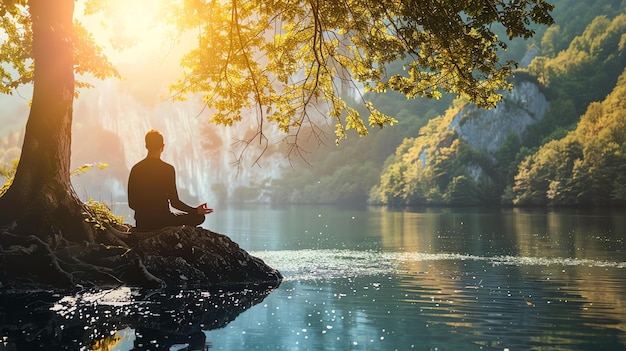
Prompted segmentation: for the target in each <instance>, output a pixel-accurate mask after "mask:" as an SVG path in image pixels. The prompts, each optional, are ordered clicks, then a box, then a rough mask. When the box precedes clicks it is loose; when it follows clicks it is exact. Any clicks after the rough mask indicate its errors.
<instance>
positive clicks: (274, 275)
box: [0, 226, 282, 291]
mask: <svg viewBox="0 0 626 351" xmlns="http://www.w3.org/2000/svg"><path fill="white" fill-rule="evenodd" d="M110 232H111V233H115V235H117V240H115V241H116V242H117V243H118V244H117V245H104V244H97V243H86V242H85V243H72V242H67V241H60V242H58V243H54V245H52V244H51V243H46V242H43V241H42V240H40V239H39V238H38V237H36V236H33V235H30V236H29V235H21V234H14V233H11V232H10V230H9V229H3V230H0V244H1V245H0V249H2V250H0V254H1V256H2V260H0V284H1V285H0V288H2V290H4V291H7V290H8V291H11V290H12V291H24V290H42V289H47V288H50V287H53V288H61V289H73V288H79V289H83V288H88V287H92V288H110V287H117V286H123V285H126V286H134V287H143V288H164V287H170V288H183V289H184V288H210V287H215V286H222V287H226V286H246V287H250V286H256V287H259V288H261V289H267V288H273V287H277V286H279V284H280V282H281V280H282V275H281V274H280V272H278V271H277V270H276V269H274V268H272V267H269V266H268V265H266V264H265V263H264V262H263V261H262V260H261V259H259V258H257V257H254V256H251V255H250V254H248V253H247V252H246V251H245V250H243V249H241V248H240V247H239V245H237V243H235V242H233V241H232V240H230V238H228V237H227V236H225V235H222V234H218V233H214V232H211V231H209V230H206V229H203V228H196V227H187V226H180V227H168V228H164V229H162V230H159V231H153V232H119V231H116V230H113V229H112V228H111V229H110Z"/></svg>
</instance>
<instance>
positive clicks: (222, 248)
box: [129, 226, 282, 287]
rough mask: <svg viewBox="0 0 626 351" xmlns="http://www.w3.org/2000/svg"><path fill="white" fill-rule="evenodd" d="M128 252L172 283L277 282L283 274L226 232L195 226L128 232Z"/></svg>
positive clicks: (185, 284) (232, 283) (161, 278)
mask: <svg viewBox="0 0 626 351" xmlns="http://www.w3.org/2000/svg"><path fill="white" fill-rule="evenodd" d="M129 240H130V241H131V242H133V244H132V246H131V247H132V251H131V254H133V255H137V257H139V258H140V259H141V261H142V262H143V265H144V266H145V268H146V270H147V271H148V272H154V273H153V274H154V275H155V276H157V277H158V279H160V280H161V281H162V284H165V285H168V286H171V285H174V286H187V287H189V286H195V285H247V284H268V285H275V286H277V285H278V284H279V283H280V281H281V279H282V276H281V274H280V273H279V272H278V271H277V270H276V269H273V268H271V267H269V266H268V265H266V264H265V263H264V262H263V261H262V260H261V259H259V258H257V257H254V256H251V255H250V254H248V253H247V252H246V251H244V250H243V249H241V248H240V247H239V245H238V244H237V243H235V242H234V241H232V240H230V238H229V237H227V236H226V235H222V234H218V233H214V232H211V231H209V230H206V229H202V228H194V227H187V226H182V227H169V228H165V229H162V230H160V231H158V232H145V233H142V232H136V233H133V234H130V236H129Z"/></svg>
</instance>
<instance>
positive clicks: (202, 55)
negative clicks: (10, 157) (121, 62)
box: [0, 0, 552, 280]
mask: <svg viewBox="0 0 626 351" xmlns="http://www.w3.org/2000/svg"><path fill="white" fill-rule="evenodd" d="M172 3H173V8H172V12H171V15H172V18H174V19H175V20H178V24H179V25H180V29H181V30H183V31H186V30H194V31H196V32H197V31H198V30H200V34H199V35H198V47H197V48H195V49H193V50H192V51H191V52H190V53H189V54H188V55H187V56H186V57H185V58H184V59H183V62H182V65H183V66H184V67H186V68H187V71H186V73H185V76H184V77H183V78H182V79H181V80H180V81H179V82H178V83H176V84H175V85H174V86H173V89H174V90H175V91H176V92H177V93H180V94H181V95H180V96H181V97H182V94H187V93H194V94H195V93H200V92H204V93H206V94H207V95H206V98H205V101H206V103H207V105H209V106H210V107H214V108H216V109H217V111H218V113H217V114H216V115H215V116H214V117H213V118H212V121H213V122H216V123H219V124H231V123H233V122H235V121H238V120H240V119H241V118H242V117H241V114H240V111H241V109H243V108H245V107H247V106H250V105H251V104H257V105H258V106H262V107H264V108H267V112H266V110H264V109H261V110H260V115H259V118H260V122H259V123H260V127H259V133H260V134H261V135H262V133H263V128H262V125H263V121H264V119H266V120H267V121H269V122H271V123H276V124H277V125H278V126H279V127H280V129H281V130H283V131H285V132H289V131H290V130H296V131H297V130H299V128H301V127H302V125H303V124H304V123H305V122H307V120H308V118H309V117H308V111H309V110H308V109H309V108H310V107H312V105H311V104H313V103H314V102H317V101H318V100H325V101H328V102H329V106H330V109H329V111H328V115H329V116H330V117H332V118H336V119H337V136H338V138H342V137H344V136H345V130H346V129H351V128H354V129H356V130H357V131H358V132H359V134H362V135H363V134H366V133H367V128H366V127H365V124H364V122H363V120H362V119H361V118H360V117H359V116H358V114H357V113H356V111H355V110H354V109H350V108H347V107H346V104H345V103H344V102H343V101H342V100H341V99H340V98H339V97H338V94H337V91H338V89H339V86H338V85H337V84H341V83H345V84H352V82H353V81H356V82H362V83H365V84H366V85H367V86H368V87H369V89H372V90H375V91H385V90H386V89H391V90H397V91H400V92H402V93H404V94H405V95H407V96H409V97H411V96H418V95H422V96H429V97H437V96H439V94H440V93H441V91H450V92H456V93H458V94H461V95H466V96H468V97H469V98H470V99H471V100H472V101H473V102H475V103H477V104H479V105H481V106H492V105H493V104H495V103H496V102H497V101H498V94H497V93H496V90H497V89H501V88H508V87H509V85H508V83H506V80H505V79H506V77H507V76H508V75H509V73H510V71H511V67H512V66H514V63H513V62H507V63H501V62H498V53H499V51H500V50H502V49H504V46H505V45H504V44H503V43H502V42H500V41H499V39H498V38H497V37H496V36H495V35H494V34H493V32H492V31H491V29H490V28H491V25H492V24H494V23H499V24H501V25H502V26H504V27H505V28H506V30H507V33H508V35H509V36H510V37H524V38H528V37H530V36H532V34H533V31H532V29H530V25H531V24H532V23H533V22H535V23H542V24H549V23H551V21H552V19H551V17H550V15H549V11H550V10H551V9H552V6H551V5H549V4H548V3H547V2H545V1H544V0H516V1H502V0H488V1H487V0H485V1H479V2H477V1H472V0H463V1H459V0H455V1H449V0H437V1H434V0H432V1H402V2H399V1H391V0H384V1H380V0H377V1H370V0H359V1H356V0H351V1H344V2H336V1H321V0H312V1H308V2H293V1H269V2H268V1H247V2H242V1H238V0H232V1H231V2H226V3H224V2H218V1H210V2H204V1H193V0H189V1H178V2H172ZM86 8H87V9H89V10H90V11H107V6H106V1H102V0H91V1H88V6H87V7H86ZM73 12H74V0H57V1H54V2H53V1H48V0H13V1H2V2H0V14H2V16H3V20H2V22H1V23H2V24H1V26H2V28H3V29H4V31H5V35H6V37H7V38H8V39H7V40H6V41H5V43H4V44H3V45H2V47H1V48H0V50H1V51H0V53H1V55H0V60H1V62H2V64H4V65H7V64H9V65H12V67H13V71H15V72H17V77H16V78H13V77H12V75H11V70H7V69H5V68H4V67H5V66H2V67H3V68H2V69H1V70H0V76H1V77H2V91H3V92H5V93H6V92H10V91H12V89H15V88H16V87H17V86H19V85H20V84H23V83H30V82H33V83H34V91H33V99H32V106H31V110H30V115H29V118H28V122H27V125H26V131H25V136H24V143H23V147H22V155H21V158H20V162H19V164H18V167H17V171H16V174H15V177H14V180H13V183H12V185H11V186H10V187H9V189H8V190H7V192H6V193H5V194H4V195H3V196H2V197H0V209H1V211H0V226H7V225H11V226H12V227H13V229H11V230H12V232H13V233H17V235H15V236H14V235H11V236H4V237H3V239H2V240H8V239H7V238H8V237H10V238H11V240H15V241H16V242H19V243H20V244H22V245H24V246H26V247H28V246H30V243H31V239H32V238H31V237H26V235H35V236H36V237H37V238H38V240H40V241H41V242H43V243H45V244H47V245H49V246H50V247H54V246H56V245H58V244H60V243H63V242H66V241H71V242H91V243H93V242H107V243H115V242H117V241H116V238H115V237H114V236H113V235H111V234H112V233H114V229H113V228H109V230H105V231H97V230H95V229H94V228H93V227H92V226H90V225H89V223H88V221H89V220H91V219H90V217H91V216H92V214H91V213H90V211H89V210H88V209H87V208H85V206H84V205H83V204H82V203H81V202H80V201H79V200H78V199H77V196H76V195H75V193H74V191H73V189H72V186H71V183H70V169H69V167H70V149H71V145H70V141H71V124H72V102H73V99H74V96H75V89H76V87H77V86H76V82H75V80H74V73H79V74H80V73H91V74H93V75H95V76H96V77H100V78H104V77H108V76H112V75H114V70H113V69H112V68H111V67H110V65H109V64H108V62H107V61H106V60H105V59H103V57H102V55H101V53H100V51H99V50H100V49H99V48H98V47H97V46H96V45H95V44H94V43H93V40H92V39H91V36H90V35H89V33H88V32H87V31H86V30H84V28H83V27H82V26H81V25H80V24H78V23H74V22H73ZM261 58H263V59H262V60H261ZM407 58H409V59H410V60H411V61H410V63H409V64H407V74H406V75H404V76H402V75H394V76H392V77H385V65H386V64H387V63H390V62H393V61H395V60H398V59H407ZM140 59H141V58H138V60H140ZM340 68H341V69H340ZM337 77H341V79H342V81H341V82H340V81H338V80H337V79H336V78H337ZM79 86H82V84H79ZM366 104H367V103H366ZM367 106H368V108H369V111H370V113H371V114H370V116H369V118H368V119H369V124H370V125H372V126H383V125H386V124H389V123H391V122H393V119H392V118H391V117H389V116H385V115H383V114H381V113H379V112H378V111H377V110H376V109H375V108H374V107H373V106H371V105H369V104H367ZM296 136H297V133H296ZM294 144H295V145H297V141H295V142H294ZM19 236H23V237H24V239H23V240H22V241H21V242H20V241H19V239H18V237H19ZM33 240H34V239H33ZM45 264H46V265H53V264H55V262H54V260H53V261H52V262H50V261H46V263H45ZM66 278H67V279H69V280H71V276H69V275H67V274H66Z"/></svg>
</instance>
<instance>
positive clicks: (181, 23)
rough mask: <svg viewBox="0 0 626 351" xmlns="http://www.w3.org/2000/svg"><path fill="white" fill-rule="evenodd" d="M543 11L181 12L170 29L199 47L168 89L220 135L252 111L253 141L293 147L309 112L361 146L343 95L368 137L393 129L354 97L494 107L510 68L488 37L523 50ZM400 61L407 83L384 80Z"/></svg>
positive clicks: (516, 6)
mask: <svg viewBox="0 0 626 351" xmlns="http://www.w3.org/2000/svg"><path fill="white" fill-rule="evenodd" d="M551 9H552V5H550V4H549V3H547V2H546V1H544V0H532V1H531V0H523V1H501V0H487V1H473V0H462V1H459V0H429V1H396V0H383V1H380V0H376V1H371V0H346V1H321V0H312V1H295V2H294V1H262V2H261V1H247V2H243V1H237V0H234V1H230V2H218V1H208V2H205V1H181V2H177V3H176V4H175V5H174V7H173V9H172V10H171V13H172V17H173V18H174V19H176V23H177V25H178V28H179V29H180V30H181V31H189V30H193V31H197V33H198V34H197V36H198V46H197V48H195V49H193V50H191V51H190V52H189V53H188V54H187V55H186V56H185V57H184V59H183V60H182V65H183V66H184V67H185V69H186V71H185V75H184V76H183V77H182V78H181V79H180V80H179V81H177V82H176V83H175V84H174V85H173V86H172V89H173V90H174V92H176V93H177V94H178V95H177V97H178V98H184V97H185V96H186V95H187V94H196V93H202V94H204V102H205V103H206V104H207V106H208V107H211V108H214V109H215V110H216V111H217V112H216V113H215V114H214V115H213V117H212V118H211V121H213V122H215V123H218V124H223V125H231V124H232V123H234V122H237V121H239V120H241V118H242V113H241V112H242V109H244V108H254V106H257V107H258V109H257V111H258V112H257V118H258V121H259V122H258V123H259V133H260V135H261V136H262V134H263V123H264V120H267V121H270V122H274V123H276V124H277V125H278V127H279V128H280V129H281V130H282V131H283V132H285V133H290V132H294V131H295V133H294V134H293V135H292V136H294V137H295V138H296V139H294V140H291V142H296V141H297V135H298V131H300V129H301V128H302V127H303V126H304V125H307V124H308V125H309V126H310V127H311V128H310V130H313V131H315V130H318V129H317V128H316V120H315V118H313V117H312V111H315V110H319V109H321V110H322V113H323V114H324V115H327V116H328V117H330V118H332V119H334V120H335V121H336V123H335V126H336V128H335V134H336V136H337V140H339V139H342V138H344V137H345V136H346V131H347V130H349V129H354V130H356V132H357V133H358V134H359V135H366V134H368V127H367V126H366V123H365V121H364V119H363V118H362V116H361V115H360V113H359V112H358V111H357V110H356V109H354V108H352V107H350V106H348V105H347V104H346V102H345V101H344V100H343V99H342V98H341V96H342V92H344V91H345V90H346V89H349V88H353V93H356V94H357V95H359V96H360V98H361V99H362V100H363V103H364V105H365V106H366V107H367V112H366V113H369V116H368V117H367V124H369V126H370V127H372V126H379V127H383V126H385V125H388V124H393V123H395V121H396V120H395V119H394V118H393V117H391V116H388V115H385V114H383V113H381V112H380V111H379V110H378V109H377V108H376V107H375V106H373V105H372V104H371V103H370V102H369V101H366V100H365V98H364V97H363V96H362V95H360V94H362V92H363V91H376V92H385V91H389V90H392V91H398V92H401V93H403V94H404V95H406V96H407V97H409V98H410V97H416V96H427V97H433V98H438V97H440V96H441V94H442V93H443V92H452V93H456V94H459V95H462V96H466V97H468V98H469V99H470V100H471V101H473V102H474V103H476V104H478V105H480V106H482V107H491V106H494V105H495V104H496V103H497V102H498V101H499V100H500V95H499V94H498V90H500V89H510V85H509V83H507V81H506V78H507V77H508V76H509V74H510V73H511V69H512V68H513V67H515V65H516V64H515V62H512V61H509V62H500V60H499V58H498V55H499V54H500V53H501V52H502V51H503V50H505V49H506V44H505V43H504V41H503V40H502V39H503V38H499V37H498V36H497V35H496V34H495V33H494V31H493V28H494V26H493V25H494V24H497V25H498V26H495V27H498V28H500V27H503V28H504V31H505V33H506V34H507V36H508V37H509V38H515V37H523V38H529V37H531V36H532V35H533V34H534V31H533V29H532V28H533V27H532V25H533V24H534V23H539V24H551V23H552V18H551V17H550V14H549V11H550V10H551ZM398 60H404V61H405V62H406V64H405V66H404V72H403V73H398V74H391V75H388V74H387V71H386V67H387V66H388V65H389V64H391V63H393V62H396V61H398ZM288 142H289V141H288Z"/></svg>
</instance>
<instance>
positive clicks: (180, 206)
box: [167, 167, 198, 213]
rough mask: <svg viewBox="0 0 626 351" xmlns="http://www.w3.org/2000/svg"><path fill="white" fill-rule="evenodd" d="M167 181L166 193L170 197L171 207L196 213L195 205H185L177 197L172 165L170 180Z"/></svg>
mask: <svg viewBox="0 0 626 351" xmlns="http://www.w3.org/2000/svg"><path fill="white" fill-rule="evenodd" d="M168 183H169V189H168V191H167V193H168V195H169V198H170V205H172V207H174V208H175V209H177V210H179V211H183V212H187V213H196V212H197V211H198V210H197V209H196V208H195V207H191V206H189V205H187V204H186V203H184V202H182V201H181V200H180V199H179V198H178V190H177V187H176V171H175V170H174V167H172V171H171V176H170V180H169V181H168Z"/></svg>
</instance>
